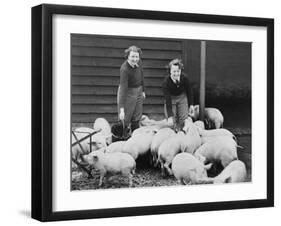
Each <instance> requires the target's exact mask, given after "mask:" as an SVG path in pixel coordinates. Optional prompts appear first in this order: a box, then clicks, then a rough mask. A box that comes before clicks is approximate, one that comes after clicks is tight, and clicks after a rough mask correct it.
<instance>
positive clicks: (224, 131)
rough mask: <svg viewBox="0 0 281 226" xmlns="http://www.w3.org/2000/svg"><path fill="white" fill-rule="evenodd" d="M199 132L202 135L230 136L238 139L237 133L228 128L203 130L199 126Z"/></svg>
mask: <svg viewBox="0 0 281 226" xmlns="http://www.w3.org/2000/svg"><path fill="white" fill-rule="evenodd" d="M197 129H198V132H199V134H200V136H201V137H211V136H230V137H232V138H233V139H234V140H236V137H235V135H234V134H233V133H232V132H230V131H229V130H227V129H222V128H221V129H211V130H203V129H201V128H199V127H197Z"/></svg>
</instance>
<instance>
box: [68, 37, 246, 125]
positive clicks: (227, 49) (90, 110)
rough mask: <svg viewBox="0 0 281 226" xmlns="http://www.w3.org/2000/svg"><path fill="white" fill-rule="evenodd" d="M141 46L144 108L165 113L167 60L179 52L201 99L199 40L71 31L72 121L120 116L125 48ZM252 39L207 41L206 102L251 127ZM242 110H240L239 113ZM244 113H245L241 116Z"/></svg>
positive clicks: (154, 114) (157, 116) (154, 113)
mask: <svg viewBox="0 0 281 226" xmlns="http://www.w3.org/2000/svg"><path fill="white" fill-rule="evenodd" d="M131 45H136V46H138V47H140V48H141V49H142V52H143V54H142V56H141V59H142V63H143V68H144V78H145V81H144V82H145V92H146V95H147V98H146V99H145V102H144V112H143V113H144V114H147V115H149V117H151V118H154V119H163V118H164V113H163V103H164V98H163V93H162V82H163V78H164V76H166V75H167V68H166V66H167V64H168V63H169V61H170V60H172V59H174V58H181V59H182V60H183V63H184V72H185V73H186V74H188V76H189V79H190V81H191V83H192V87H193V91H194V100H195V104H198V102H199V98H198V97H199V84H200V40H182V39H167V38H165V39H164V38H147V37H121V36H104V35H87V34H72V35H71V90H72V93H71V94H72V95H71V101H72V102H71V104H72V122H73V123H92V122H94V121H95V119H96V118H97V117H105V118H106V119H107V120H108V121H109V122H111V123H112V122H116V121H117V120H118V119H117V100H116V98H117V97H116V95H117V89H118V85H119V80H120V66H121V64H122V63H123V62H124V60H125V58H124V50H125V49H126V48H128V47H129V46H131ZM251 46H252V44H251V43H247V42H229V41H207V58H206V107H208V106H211V107H217V108H219V109H221V110H222V111H223V114H224V116H225V119H226V120H225V126H229V127H246V128H250V127H251V85H252V84H251V76H252V74H251V73H252V69H251V61H252V58H251ZM239 115H240V116H239ZM241 115H243V117H241Z"/></svg>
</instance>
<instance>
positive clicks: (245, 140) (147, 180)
mask: <svg viewBox="0 0 281 226" xmlns="http://www.w3.org/2000/svg"><path fill="white" fill-rule="evenodd" d="M237 138H238V144H239V145H241V146H243V147H244V149H242V150H241V149H238V158H239V159H240V160H241V161H243V162H244V163H245V164H246V168H247V180H246V181H247V182H249V181H251V172H252V170H251V166H252V162H251V135H240V136H238V137H237ZM220 170H221V169H220V168H216V169H214V168H211V169H210V171H208V176H210V177H213V176H216V175H217V174H218V173H219V172H220ZM92 174H93V178H92V179H88V178H87V175H85V174H84V175H83V174H82V172H81V171H77V170H75V171H72V183H71V190H87V189H108V188H122V187H128V182H129V180H128V178H126V177H124V176H122V175H112V176H110V177H107V178H106V179H104V183H103V185H102V187H98V183H99V174H98V172H97V171H95V170H93V171H92ZM170 185H178V182H177V180H176V179H175V178H174V177H173V176H169V177H163V176H162V175H161V172H160V169H155V168H152V167H151V166H149V164H148V163H147V158H145V157H143V159H139V160H138V161H137V169H136V173H135V175H134V177H133V187H155V186H170Z"/></svg>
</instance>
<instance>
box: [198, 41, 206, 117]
mask: <svg viewBox="0 0 281 226" xmlns="http://www.w3.org/2000/svg"><path fill="white" fill-rule="evenodd" d="M205 82H206V41H201V65H200V100H199V118H200V120H202V121H204V112H205Z"/></svg>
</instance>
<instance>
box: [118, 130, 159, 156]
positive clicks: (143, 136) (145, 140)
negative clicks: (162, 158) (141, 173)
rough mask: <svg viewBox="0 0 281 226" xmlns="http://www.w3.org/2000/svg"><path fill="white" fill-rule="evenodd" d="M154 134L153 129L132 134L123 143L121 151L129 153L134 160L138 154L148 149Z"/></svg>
mask: <svg viewBox="0 0 281 226" xmlns="http://www.w3.org/2000/svg"><path fill="white" fill-rule="evenodd" d="M154 135H155V131H147V132H145V133H140V134H137V135H135V136H132V137H131V138H130V139H128V140H127V141H126V143H125V144H124V146H123V149H122V152H125V153H128V154H130V155H131V156H132V157H133V158H134V159H135V160H136V159H137V158H138V157H139V155H144V154H146V153H147V152H148V151H149V150H150V146H151V142H152V139H153V136H154Z"/></svg>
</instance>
